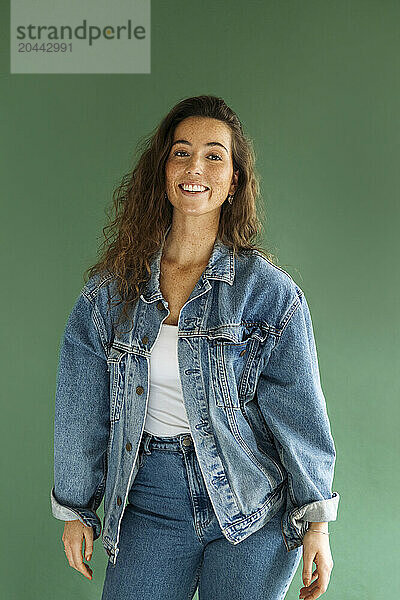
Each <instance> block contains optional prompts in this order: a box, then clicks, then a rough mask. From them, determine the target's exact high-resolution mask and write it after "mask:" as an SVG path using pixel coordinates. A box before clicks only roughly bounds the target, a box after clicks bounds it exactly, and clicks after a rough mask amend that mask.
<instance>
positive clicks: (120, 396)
mask: <svg viewBox="0 0 400 600" xmlns="http://www.w3.org/2000/svg"><path fill="white" fill-rule="evenodd" d="M127 360H128V353H127V352H126V350H121V349H120V348H117V347H115V346H111V349H110V353H109V355H108V358H107V364H108V371H109V373H110V420H111V422H113V421H118V419H119V418H120V416H121V409H122V406H123V403H124V395H125V377H126V369H127V364H126V363H127Z"/></svg>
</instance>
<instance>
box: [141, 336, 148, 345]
mask: <svg viewBox="0 0 400 600" xmlns="http://www.w3.org/2000/svg"><path fill="white" fill-rule="evenodd" d="M148 341H149V338H148V337H147V335H145V336H144V337H142V344H147V343H148Z"/></svg>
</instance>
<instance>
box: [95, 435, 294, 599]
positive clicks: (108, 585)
mask: <svg viewBox="0 0 400 600" xmlns="http://www.w3.org/2000/svg"><path fill="white" fill-rule="evenodd" d="M139 456H140V458H139V461H140V462H139V465H140V468H139V471H138V473H137V475H136V478H135V480H134V482H133V485H132V487H131V489H130V491H129V495H128V504H127V506H126V507H125V512H124V515H123V517H122V520H121V529H120V543H119V548H120V551H119V554H118V557H117V562H116V564H115V565H113V564H112V563H110V562H108V564H107V570H106V575H105V581H104V587H103V594H102V600H150V599H151V600H166V599H168V600H191V599H192V598H193V596H194V594H195V592H196V589H197V588H198V595H199V600H228V599H229V600H232V598H235V600H249V598H252V600H281V599H282V598H284V597H285V595H286V592H287V590H288V588H289V585H290V583H291V581H292V579H293V577H294V575H295V573H296V570H297V567H298V565H299V562H300V559H301V556H302V550H301V547H298V548H296V549H294V550H291V551H290V552H288V551H287V549H286V547H285V544H284V541H283V538H282V532H281V525H280V519H281V516H282V513H283V511H284V506H283V507H282V508H281V509H280V510H279V511H278V512H277V513H276V515H274V517H273V518H272V519H271V520H270V521H268V523H266V525H264V526H263V527H262V528H261V529H259V530H258V531H256V532H255V533H253V534H251V535H250V536H249V537H248V538H246V539H245V540H242V541H241V542H240V543H239V544H236V545H233V544H231V543H230V542H228V540H227V539H226V538H225V537H224V535H223V533H222V531H221V528H220V526H219V523H218V521H217V519H216V516H215V513H214V510H213V507H212V504H211V501H210V499H209V496H208V492H207V489H206V486H205V483H204V479H203V476H202V473H201V470H200V466H199V463H198V460H197V456H196V453H195V450H194V446H193V440H192V438H191V436H190V434H186V433H182V434H179V435H177V436H174V437H158V436H154V435H152V434H148V433H146V432H144V434H143V438H142V442H141V447H140V455H139Z"/></svg>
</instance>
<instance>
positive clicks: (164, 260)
mask: <svg viewBox="0 0 400 600" xmlns="http://www.w3.org/2000/svg"><path fill="white" fill-rule="evenodd" d="M258 200H259V184H258V179H257V176H256V174H255V166H254V153H253V150H252V145H251V142H250V140H249V139H248V138H247V137H246V136H245V134H244V132H243V128H242V125H241V123H240V121H239V119H238V117H237V115H236V114H235V113H234V111H233V110H232V109H231V108H230V107H228V106H227V104H226V103H225V102H224V100H223V99H222V98H218V97H215V96H199V97H194V98H187V99H185V100H182V101H181V102H179V103H178V104H177V105H176V106H174V107H173V108H172V109H171V111H170V112H169V113H168V114H167V116H166V117H165V118H164V119H163V120H162V121H161V123H160V124H159V126H158V128H157V130H156V132H155V134H154V135H153V136H152V137H151V138H150V139H149V140H148V143H147V144H146V147H145V148H144V150H143V152H142V154H141V156H140V159H139V161H138V164H137V165H136V166H135V168H134V169H133V171H132V173H129V174H128V175H127V176H125V178H124V179H123V182H122V183H121V185H120V186H119V187H118V188H117V190H116V191H115V192H114V208H115V211H116V214H115V218H114V220H113V221H112V222H111V224H110V225H109V226H107V227H105V228H104V230H103V231H104V235H105V238H106V239H105V242H104V243H105V247H104V251H103V255H102V256H101V258H100V260H99V262H98V263H97V264H96V265H94V266H93V267H91V268H90V269H89V271H88V274H89V279H88V281H87V282H86V284H85V285H84V287H83V289H82V290H81V293H80V295H79V298H78V299H77V301H76V303H75V305H74V307H73V309H72V312H71V314H70V316H69V319H68V321H67V325H66V328H65V333H64V337H63V340H62V344H61V350H60V359H59V368H58V379H57V393H56V410H55V435H54V445H55V446H54V447H55V463H54V464H55V469H54V473H55V485H54V487H53V489H52V491H51V503H52V510H53V514H54V516H56V517H57V518H59V519H62V520H65V521H66V524H65V530H64V535H63V541H64V545H65V548H66V553H67V558H68V560H69V562H70V564H71V565H72V566H74V567H75V568H76V569H77V570H79V571H80V572H81V573H82V574H83V575H84V576H86V577H88V578H91V576H92V572H91V569H90V568H89V567H88V565H85V563H84V562H83V560H82V540H83V539H85V556H86V557H88V556H91V553H92V547H93V540H94V539H96V538H97V537H99V536H100V534H101V533H102V542H103V546H104V548H105V550H106V552H107V554H108V556H109V562H108V564H107V571H106V577H105V581H104V587H103V595H102V600H117V599H118V600H128V599H129V598H132V597H135V598H136V597H138V598H139V597H140V598H143V599H144V600H147V599H150V598H152V599H153V600H154V599H158V600H164V599H165V598H174V600H184V599H185V600H186V599H187V598H192V597H193V596H194V594H195V591H196V588H197V587H198V591H199V600H209V599H210V598H213V599H214V598H218V599H219V600H228V598H229V599H230V598H231V597H234V598H237V599H244V598H246V599H247V598H250V597H252V598H263V600H277V599H278V598H279V599H282V598H283V597H284V595H285V593H286V591H287V589H288V587H289V584H290V582H291V581H292V579H293V576H294V574H295V572H296V569H297V567H298V565H299V562H300V558H301V550H300V549H301V547H302V546H303V547H304V553H303V559H304V566H303V582H304V584H305V586H306V587H304V588H302V590H301V592H300V597H307V598H308V599H309V600H315V598H317V597H319V596H320V595H321V593H323V591H325V589H326V586H327V582H328V579H329V576H330V571H331V569H332V559H331V555H330V548H329V543H328V539H329V538H328V535H326V534H327V533H328V532H327V524H328V521H332V520H335V519H336V512H337V506H338V500H339V494H338V493H337V492H332V480H333V471H334V464H335V457H336V452H335V446H334V442H333V438H332V435H331V431H330V423H329V419H328V415H327V411H326V404H325V398H324V395H323V392H322V388H321V382H320V377H319V370H318V360H317V353H316V346H315V341H314V335H313V327H312V322H311V316H310V313H309V308H308V304H307V302H306V299H305V296H304V292H303V291H302V289H301V288H300V287H299V286H298V285H297V284H296V282H295V281H294V280H293V279H292V277H291V276H290V275H289V274H288V273H287V272H286V271H284V270H283V269H282V268H281V267H279V266H278V265H277V264H275V262H274V260H273V258H274V257H273V256H272V255H271V254H270V253H269V252H267V251H264V250H263V248H262V247H259V246H258V245H257V243H256V241H255V240H256V238H257V236H258V234H259V233H260V232H261V221H260V219H259V216H258V212H259V211H257V202H258ZM109 231H110V232H111V235H108V232H109ZM115 297H116V302H114V303H112V299H113V298H115ZM127 320H128V321H129V320H130V322H131V325H130V327H123V328H122V327H121V325H122V323H123V322H125V321H127ZM167 325H170V327H166V326H167ZM103 496H104V522H103V529H102V527H101V522H100V519H99V517H98V516H97V513H96V510H97V508H98V507H99V505H100V502H101V500H102V498H103ZM310 522H313V523H314V525H313V527H312V528H310V527H309V524H310ZM316 556H318V565H317V571H316V573H317V575H318V579H317V580H316V581H315V582H313V583H311V567H312V562H313V560H314V558H315V557H316ZM227 572H229V575H230V580H229V586H227V585H226V573H227ZM314 577H315V574H314ZM307 579H309V581H307Z"/></svg>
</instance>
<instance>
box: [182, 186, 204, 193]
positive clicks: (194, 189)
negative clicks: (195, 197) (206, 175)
mask: <svg viewBox="0 0 400 600" xmlns="http://www.w3.org/2000/svg"><path fill="white" fill-rule="evenodd" d="M182 188H183V189H184V190H185V191H186V192H203V191H204V190H206V189H207V188H206V187H204V186H203V185H185V184H182Z"/></svg>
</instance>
